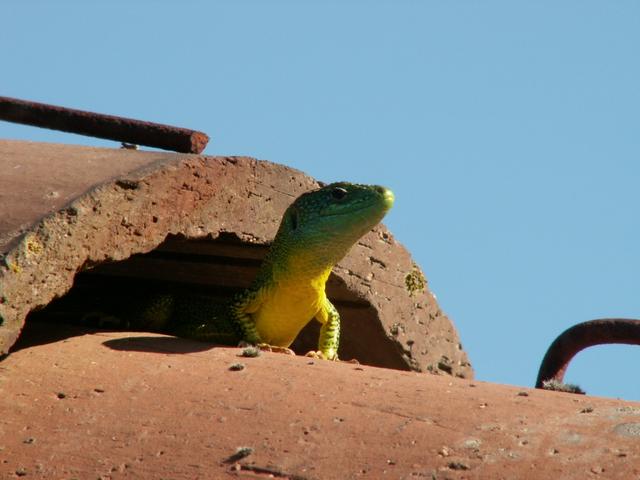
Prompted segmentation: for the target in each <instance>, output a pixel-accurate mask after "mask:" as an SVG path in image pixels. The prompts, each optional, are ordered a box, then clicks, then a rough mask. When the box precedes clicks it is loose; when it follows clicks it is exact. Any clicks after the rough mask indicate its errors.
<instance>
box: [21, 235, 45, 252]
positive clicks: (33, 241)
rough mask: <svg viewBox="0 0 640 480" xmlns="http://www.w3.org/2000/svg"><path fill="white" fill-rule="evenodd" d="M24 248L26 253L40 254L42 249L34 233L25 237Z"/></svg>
mask: <svg viewBox="0 0 640 480" xmlns="http://www.w3.org/2000/svg"><path fill="white" fill-rule="evenodd" d="M24 248H25V251H26V252H27V254H28V255H40V254H41V253H42V250H43V249H44V248H43V246H42V244H41V243H40V242H39V241H38V239H37V238H36V237H35V236H34V235H30V236H29V237H27V238H26V239H25V241H24Z"/></svg>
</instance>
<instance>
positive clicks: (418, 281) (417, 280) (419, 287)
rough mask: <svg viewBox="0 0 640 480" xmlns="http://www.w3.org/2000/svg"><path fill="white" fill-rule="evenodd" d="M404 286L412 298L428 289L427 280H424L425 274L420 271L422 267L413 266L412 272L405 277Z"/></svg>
mask: <svg viewBox="0 0 640 480" xmlns="http://www.w3.org/2000/svg"><path fill="white" fill-rule="evenodd" d="M404 285H405V287H406V289H407V291H408V292H409V295H410V296H413V295H415V294H416V293H422V292H423V291H424V290H425V288H427V279H426V278H424V274H423V273H422V271H421V270H420V267H418V266H417V265H416V264H415V263H414V264H413V268H412V269H411V271H410V272H409V273H407V275H406V276H405V277H404Z"/></svg>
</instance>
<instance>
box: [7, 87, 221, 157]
mask: <svg viewBox="0 0 640 480" xmlns="http://www.w3.org/2000/svg"><path fill="white" fill-rule="evenodd" d="M0 120H6V121H8V122H13V123H22V124H25V125H33V126H35V127H42V128H49V129H53V130H61V131H63V132H69V133H77V134H80V135H88V136H91V137H98V138H106V139H109V140H115V141H117V142H124V143H129V144H135V145H145V146H148V147H155V148H161V149H163V150H173V151H175V152H182V153H201V152H202V151H203V150H204V149H205V147H206V146H207V143H208V142H209V136H208V135H207V134H205V133H203V132H198V131H196V130H189V129H186V128H179V127H173V126H170V125H162V124H160V123H152V122H144V121H142V120H134V119H132V118H124V117H116V116H114V115H104V114H101V113H95V112H87V111H84V110H75V109H72V108H65V107H59V106H56V105H48V104H46V103H38V102H29V101H26V100H20V99H17V98H10V97H0Z"/></svg>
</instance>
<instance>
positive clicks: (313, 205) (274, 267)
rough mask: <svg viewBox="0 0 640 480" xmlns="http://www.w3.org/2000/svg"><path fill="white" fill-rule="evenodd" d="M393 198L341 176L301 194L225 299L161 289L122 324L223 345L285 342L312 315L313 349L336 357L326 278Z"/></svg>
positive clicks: (336, 320) (335, 317) (334, 315)
mask: <svg viewBox="0 0 640 480" xmlns="http://www.w3.org/2000/svg"><path fill="white" fill-rule="evenodd" d="M393 201H394V197H393V193H392V192H391V191H390V190H388V189H386V188H384V187H380V186H376V185H358V184H351V183H346V182H340V183H334V184H330V185H327V186H325V187H323V188H320V189H318V190H314V191H311V192H307V193H304V194H303V195H301V196H300V197H298V198H297V199H296V200H295V201H294V202H293V203H292V204H291V205H290V206H289V208H288V209H287V210H286V212H285V213H284V215H283V217H282V221H281V224H280V228H279V229H278V233H277V234H276V237H275V239H274V241H273V243H272V245H271V248H270V250H269V253H268V254H267V256H266V258H265V260H264V262H263V263H262V265H261V267H260V270H259V272H258V274H257V276H256V278H255V280H254V281H253V283H252V285H251V286H250V287H249V288H248V289H246V290H245V291H244V292H242V293H240V294H239V295H237V296H236V297H234V298H233V300H232V301H231V302H229V303H228V304H226V305H220V304H215V303H212V302H211V301H210V300H209V299H207V298H202V297H173V296H170V295H166V296H162V297H161V298H158V299H157V300H156V301H154V302H153V304H152V305H151V306H149V304H147V307H146V308H144V309H143V310H141V311H139V312H138V313H137V314H134V315H131V317H133V318H134V320H132V321H131V322H129V323H128V325H129V326H133V327H134V328H136V329H147V330H153V331H162V332H167V333H172V334H175V335H177V336H181V337H187V338H193V339H197V340H205V341H212V342H215V343H222V344H226V345H235V344H237V343H238V341H244V342H248V343H252V344H257V345H265V344H266V345H273V346H276V347H289V345H290V344H291V342H292V341H293V340H294V339H295V337H296V336H297V335H298V333H299V332H300V330H301V329H302V328H303V327H304V326H305V325H306V324H307V323H308V322H309V321H311V320H312V319H313V318H315V319H316V320H318V321H319V322H321V323H322V327H321V331H320V338H319V341H318V351H317V352H313V353H315V354H316V356H318V357H321V358H326V359H332V360H334V359H337V351H338V344H339V338H340V315H339V314H338V311H337V310H336V308H335V307H334V306H333V305H332V304H331V302H330V301H329V299H328V298H327V297H326V295H325V283H326V280H327V278H328V276H329V274H330V273H331V269H332V268H333V266H334V265H335V264H336V263H337V262H339V261H340V260H341V259H342V258H343V257H344V256H345V255H346V254H347V252H348V251H349V249H350V248H351V247H352V246H353V245H354V244H355V243H356V242H357V241H358V240H359V239H360V238H361V237H362V236H363V235H364V234H365V233H367V232H368V231H369V230H371V228H373V227H374V226H375V225H376V224H377V223H379V222H380V220H382V218H383V217H384V215H385V214H386V212H387V211H388V210H389V209H390V208H391V206H392V205H393ZM129 313H135V312H129Z"/></svg>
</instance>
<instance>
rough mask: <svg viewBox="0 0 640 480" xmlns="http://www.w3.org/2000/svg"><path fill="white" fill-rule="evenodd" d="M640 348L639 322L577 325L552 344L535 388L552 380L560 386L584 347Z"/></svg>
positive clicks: (621, 320) (609, 320)
mask: <svg viewBox="0 0 640 480" xmlns="http://www.w3.org/2000/svg"><path fill="white" fill-rule="evenodd" d="M614 343H618V344H626V345H640V320H634V319H629V318H601V319H598V320H590V321H588V322H582V323H578V324H576V325H574V326H572V327H570V328H568V329H567V330H565V331H564V332H562V333H561V334H560V335H559V336H558V337H557V338H556V339H555V340H554V341H553V343H552V344H551V346H550V347H549V349H548V350H547V353H546V354H545V356H544V358H543V359H542V363H541V364H540V370H539V371H538V378H537V380H536V388H544V384H545V383H547V382H549V381H551V382H555V383H558V384H561V383H562V382H563V380H564V374H565V373H566V371H567V368H568V367H569V362H571V360H572V359H573V357H574V356H575V355H576V354H577V353H578V352H580V351H581V350H584V349H585V348H589V347H593V346H595V345H606V344H614Z"/></svg>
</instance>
